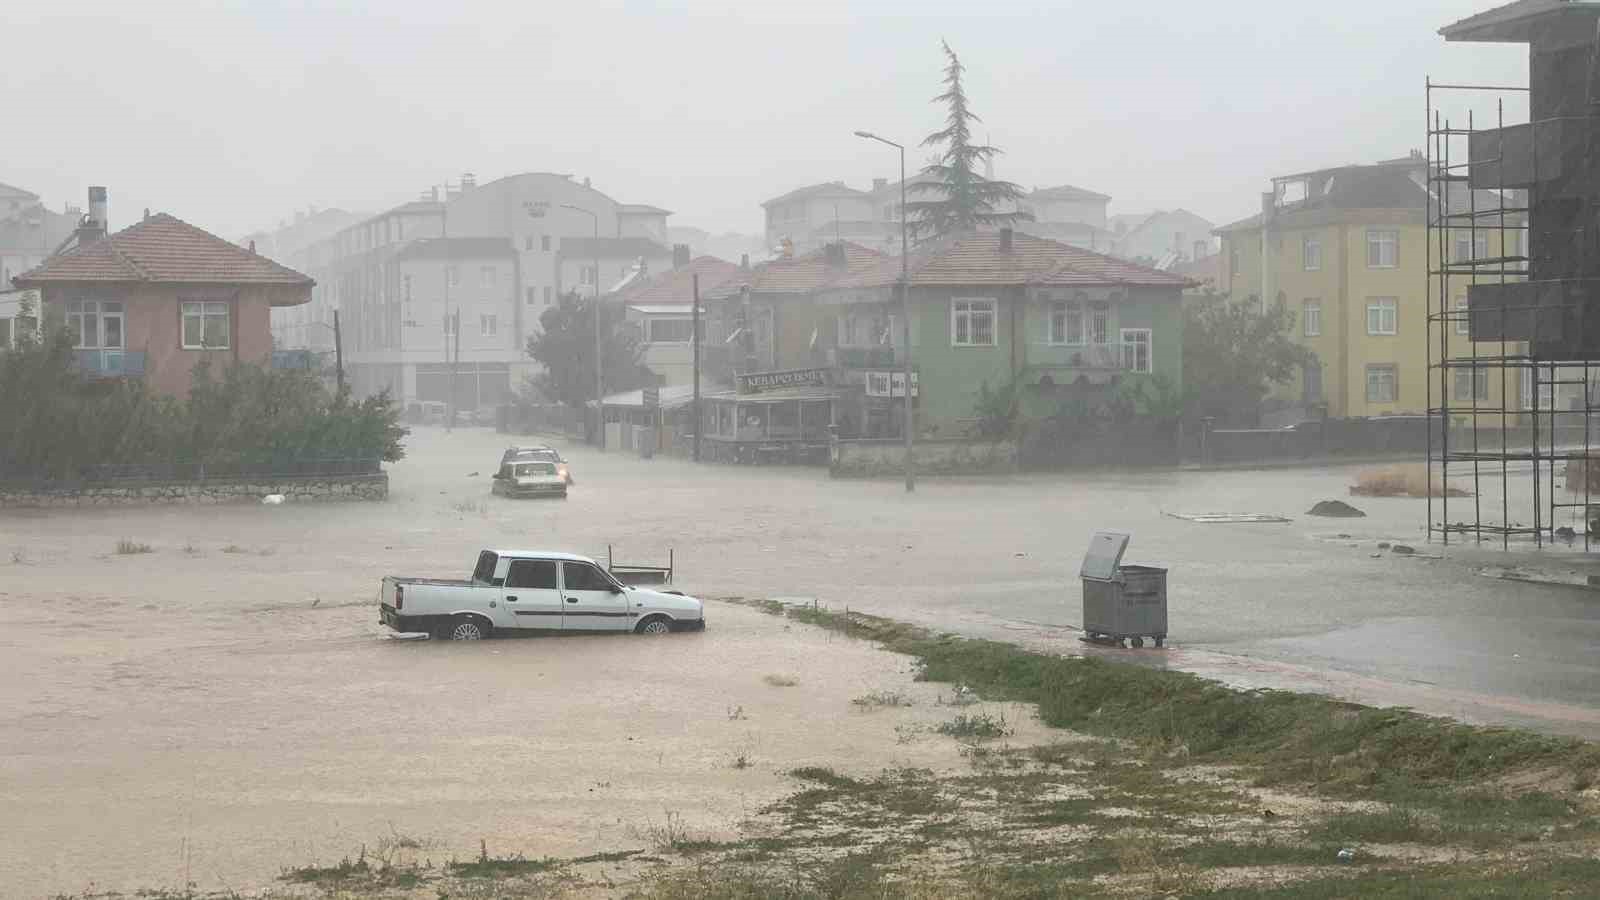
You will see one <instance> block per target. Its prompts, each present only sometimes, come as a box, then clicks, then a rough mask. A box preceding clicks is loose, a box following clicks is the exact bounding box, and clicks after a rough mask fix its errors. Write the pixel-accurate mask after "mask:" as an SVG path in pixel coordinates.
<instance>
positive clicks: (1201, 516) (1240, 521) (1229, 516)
mask: <svg viewBox="0 0 1600 900" xmlns="http://www.w3.org/2000/svg"><path fill="white" fill-rule="evenodd" d="M1167 515H1168V516H1171V517H1172V518H1174V519H1182V520H1184V521H1185V522H1199V523H1201V524H1203V525H1260V524H1282V523H1284V522H1290V521H1293V520H1292V519H1285V518H1284V517H1283V516H1274V515H1270V514H1268V513H1167Z"/></svg>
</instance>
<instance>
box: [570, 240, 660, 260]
mask: <svg viewBox="0 0 1600 900" xmlns="http://www.w3.org/2000/svg"><path fill="white" fill-rule="evenodd" d="M561 255H562V256H564V257H566V258H568V259H589V258H591V257H595V256H598V257H601V258H603V259H619V258H623V259H634V258H637V257H640V256H643V257H647V258H650V259H655V258H657V257H662V256H668V257H670V256H671V255H672V251H671V250H669V249H667V248H666V247H665V246H663V245H661V244H658V243H656V242H655V241H652V240H650V239H649V238H646V237H599V238H596V237H564V238H562V239H561Z"/></svg>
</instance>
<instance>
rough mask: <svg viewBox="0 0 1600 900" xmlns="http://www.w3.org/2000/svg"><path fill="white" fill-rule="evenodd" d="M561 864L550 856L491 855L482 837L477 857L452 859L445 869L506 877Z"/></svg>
mask: <svg viewBox="0 0 1600 900" xmlns="http://www.w3.org/2000/svg"><path fill="white" fill-rule="evenodd" d="M560 865H562V860H559V859H552V858H550V857H545V858H543V859H527V858H525V857H523V856H521V855H517V856H503V857H498V856H490V855H489V842H488V841H487V840H483V839H481V838H480V839H479V841H478V858H477V859H475V860H472V861H471V862H456V861H455V860H451V861H450V862H448V863H446V864H445V871H446V872H449V873H450V874H451V875H455V876H458V877H462V878H505V877H509V876H513V875H534V874H538V873H540V872H548V871H550V870H552V869H555V868H557V867H558V866H560Z"/></svg>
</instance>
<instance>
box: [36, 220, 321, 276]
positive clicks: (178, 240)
mask: <svg viewBox="0 0 1600 900" xmlns="http://www.w3.org/2000/svg"><path fill="white" fill-rule="evenodd" d="M13 281H14V282H15V283H16V284H17V285H18V286H29V287H32V286H37V285H42V284H49V283H54V282H78V281H101V282H173V283H186V284H278V285H293V286H296V287H310V286H311V285H312V284H313V283H314V282H313V281H312V280H311V278H310V277H308V276H306V275H303V274H301V273H299V272H296V271H295V270H293V269H291V268H288V267H287V266H282V265H279V264H278V263H275V262H273V261H272V260H270V259H267V258H266V257H265V256H261V255H259V254H256V253H251V252H250V251H249V250H246V249H245V248H243V247H240V246H238V245H237V244H234V243H231V242H229V241H226V240H224V239H222V238H220V237H217V236H216V235H214V234H212V233H211V232H209V231H205V230H203V229H200V228H196V227H195V226H193V225H190V224H189V223H188V222H185V221H183V220H182V219H179V218H176V217H174V216H170V215H167V214H166V213H158V214H156V215H153V216H151V217H150V218H148V219H145V220H143V221H141V222H139V223H137V224H135V225H133V226H131V227H129V228H125V229H123V230H122V231H119V232H117V233H116V234H113V235H111V236H109V237H106V238H102V239H101V240H98V241H95V242H94V243H92V244H84V245H80V246H76V247H73V248H72V249H71V250H68V251H66V252H65V253H61V254H58V255H56V256H52V257H51V258H50V259H47V260H45V262H44V264H43V265H41V266H39V267H38V268H36V269H33V270H31V271H29V272H24V273H23V274H22V275H19V276H17V277H16V278H14V279H13Z"/></svg>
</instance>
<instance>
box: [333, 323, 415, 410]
mask: <svg viewBox="0 0 1600 900" xmlns="http://www.w3.org/2000/svg"><path fill="white" fill-rule="evenodd" d="M333 365H334V372H336V373H337V374H338V376H339V394H340V395H341V396H342V395H343V394H344V334H343V332H341V331H340V330H339V311H338V310H337V309H336V310H334V311H333ZM401 399H404V398H401Z"/></svg>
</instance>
